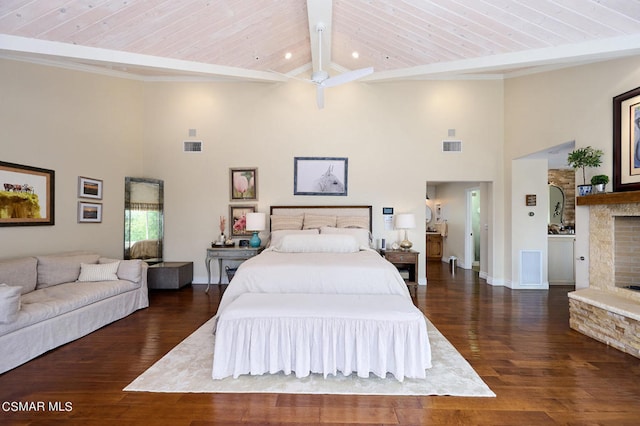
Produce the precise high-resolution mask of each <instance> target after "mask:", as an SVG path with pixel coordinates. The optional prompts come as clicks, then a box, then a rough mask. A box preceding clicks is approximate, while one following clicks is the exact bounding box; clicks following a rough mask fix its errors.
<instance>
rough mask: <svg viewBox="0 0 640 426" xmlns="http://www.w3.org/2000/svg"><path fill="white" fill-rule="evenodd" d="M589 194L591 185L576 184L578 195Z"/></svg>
mask: <svg viewBox="0 0 640 426" xmlns="http://www.w3.org/2000/svg"><path fill="white" fill-rule="evenodd" d="M589 194H591V185H578V196H579V197H583V196H585V195H589Z"/></svg>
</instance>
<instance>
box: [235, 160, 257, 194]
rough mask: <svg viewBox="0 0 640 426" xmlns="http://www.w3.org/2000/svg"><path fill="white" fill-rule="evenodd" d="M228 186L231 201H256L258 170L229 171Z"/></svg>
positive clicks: (240, 169) (237, 169)
mask: <svg viewBox="0 0 640 426" xmlns="http://www.w3.org/2000/svg"><path fill="white" fill-rule="evenodd" d="M229 186H230V188H229V192H230V194H231V196H230V198H231V201H257V200H258V168H257V167H247V168H232V169H229Z"/></svg>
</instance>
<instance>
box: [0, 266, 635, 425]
mask: <svg viewBox="0 0 640 426" xmlns="http://www.w3.org/2000/svg"><path fill="white" fill-rule="evenodd" d="M428 277H429V279H428V281H429V285H428V286H427V287H426V288H425V287H424V286H420V287H419V289H418V292H417V296H416V298H415V301H416V304H417V305H418V306H419V307H420V309H421V310H423V311H424V312H425V313H426V314H427V316H428V317H429V319H430V320H431V322H433V324H434V325H435V326H436V327H438V329H439V330H440V331H441V332H442V333H443V334H444V335H445V336H446V337H447V338H448V339H449V340H450V341H451V343H453V345H454V346H455V347H456V348H457V349H458V351H460V353H462V355H463V356H464V357H465V358H466V359H467V360H468V361H469V362H470V363H471V365H472V366H473V367H474V368H475V369H476V371H477V372H478V373H479V374H480V376H481V377H482V378H483V379H484V380H485V382H486V383H487V384H488V385H489V387H491V389H492V390H493V391H494V392H495V393H496V394H497V397H496V398H459V397H447V396H438V397H383V396H338V395H277V394H162V393H143V392H123V391H122V389H123V388H124V387H125V386H126V385H128V384H129V383H130V382H131V381H132V380H133V379H135V378H136V377H137V376H138V375H139V374H141V373H142V372H143V371H144V370H145V369H147V368H148V367H149V366H151V365H152V364H153V363H154V362H155V361H157V360H158V359H160V358H161V357H162V356H163V355H164V354H165V353H167V352H168V351H169V350H170V349H171V348H173V347H174V346H175V345H176V344H178V343H179V342H180V341H181V340H182V339H184V338H185V337H187V336H188V335H189V334H191V333H192V332H193V331H194V330H195V329H196V328H198V327H199V326H200V325H201V324H203V323H204V322H205V321H206V320H208V319H209V318H210V317H211V316H212V315H213V314H214V313H215V311H216V309H217V306H218V301H219V293H218V291H217V289H216V288H214V289H213V290H212V291H210V293H209V294H206V293H205V292H204V286H194V287H193V288H191V287H186V288H184V289H182V290H180V291H154V292H151V295H150V296H151V307H150V308H148V309H145V310H142V311H138V312H136V313H134V314H133V315H131V316H129V317H127V318H124V319H122V320H120V321H117V322H115V323H113V324H111V325H108V326H107V327H104V328H103V329H101V330H98V331H96V332H94V333H92V334H90V335H88V336H86V337H84V338H82V339H79V340H77V341H75V342H72V343H69V344H67V345H64V346H62V347H60V348H58V349H55V350H53V351H51V352H49V353H47V354H45V355H43V356H41V357H39V358H37V359H35V360H33V361H30V362H28V363H27V364H25V365H23V366H20V367H18V368H16V369H14V370H12V371H9V372H7V373H5V374H3V375H0V395H1V397H0V403H1V404H2V405H1V406H0V408H1V411H0V423H1V424H3V425H8V424H11V425H14V424H15V425H52V424H53V425H55V424H65V425H66V424H78V425H105V424H118V425H127V424H132V425H137V424H144V425H153V424H167V425H210V424H211V425H213V424H220V425H235V424H301V425H313V424H329V423H331V424H356V423H357V424H387V425H395V424H400V425H455V424H459V425H476V424H477V425H547V424H553V425H555V424H570V425H596V424H597V425H638V424H640V404H639V403H638V400H639V398H640V360H638V359H637V358H634V357H632V356H630V355H626V354H624V353H621V352H619V351H617V350H615V349H612V348H609V347H607V346H605V345H603V344H601V343H598V342H596V341H594V340H592V339H590V338H588V337H586V336H583V335H581V334H579V333H577V332H574V331H572V330H570V329H569V326H568V301H567V296H566V294H567V292H568V291H569V290H570V289H569V288H568V287H553V288H552V289H551V290H549V291H531V290H529V291H511V290H509V289H506V288H503V287H492V286H490V285H487V284H486V283H485V282H484V281H483V280H480V279H478V277H477V274H476V273H475V272H471V271H464V270H462V269H458V271H457V272H456V274H455V276H452V275H451V274H450V273H449V271H448V269H447V265H446V264H441V263H439V262H435V263H431V262H430V263H429V265H428ZM13 402H16V403H17V402H21V403H25V402H34V403H35V404H34V407H37V404H38V403H40V402H42V403H44V404H45V406H46V410H45V411H31V412H24V411H17V412H14V411H11V410H12V407H15V404H13V405H12V403H13ZM50 403H51V404H52V405H53V406H56V405H57V408H59V410H57V411H51V410H49V405H50Z"/></svg>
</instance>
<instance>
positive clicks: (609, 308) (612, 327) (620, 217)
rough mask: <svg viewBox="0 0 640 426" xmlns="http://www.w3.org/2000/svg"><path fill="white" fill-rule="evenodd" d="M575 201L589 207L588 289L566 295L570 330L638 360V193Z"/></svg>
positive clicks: (639, 213) (639, 239)
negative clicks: (567, 296)
mask: <svg viewBox="0 0 640 426" xmlns="http://www.w3.org/2000/svg"><path fill="white" fill-rule="evenodd" d="M577 201H578V202H577V204H578V205H589V288H586V289H582V290H577V291H574V292H572V293H570V294H569V298H570V299H569V309H570V325H571V328H573V329H575V330H577V331H579V332H581V333H583V334H586V335H587V336H590V337H592V338H594V339H596V340H599V341H601V342H603V343H606V344H608V345H610V346H613V347H615V348H617V349H619V350H621V351H624V352H626V353H629V354H631V355H633V356H636V357H638V358H640V291H639V290H640V287H638V286H640V265H639V264H640V262H639V260H640V193H635V192H634V193H612V194H598V195H588V196H585V197H578V200H577ZM636 288H638V289H636Z"/></svg>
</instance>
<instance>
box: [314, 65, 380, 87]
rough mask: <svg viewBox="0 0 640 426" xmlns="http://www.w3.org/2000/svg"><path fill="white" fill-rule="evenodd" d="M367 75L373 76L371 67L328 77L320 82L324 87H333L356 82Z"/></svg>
mask: <svg viewBox="0 0 640 426" xmlns="http://www.w3.org/2000/svg"><path fill="white" fill-rule="evenodd" d="M369 74H373V67H368V68H360V69H357V70H353V71H348V72H345V73H343V74H340V75H336V76H335V77H329V78H328V79H326V80H324V81H323V82H322V85H323V86H324V87H334V86H338V85H340V84H344V83H349V82H350V81H354V80H357V79H359V78H362V77H364V76H367V75H369Z"/></svg>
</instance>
